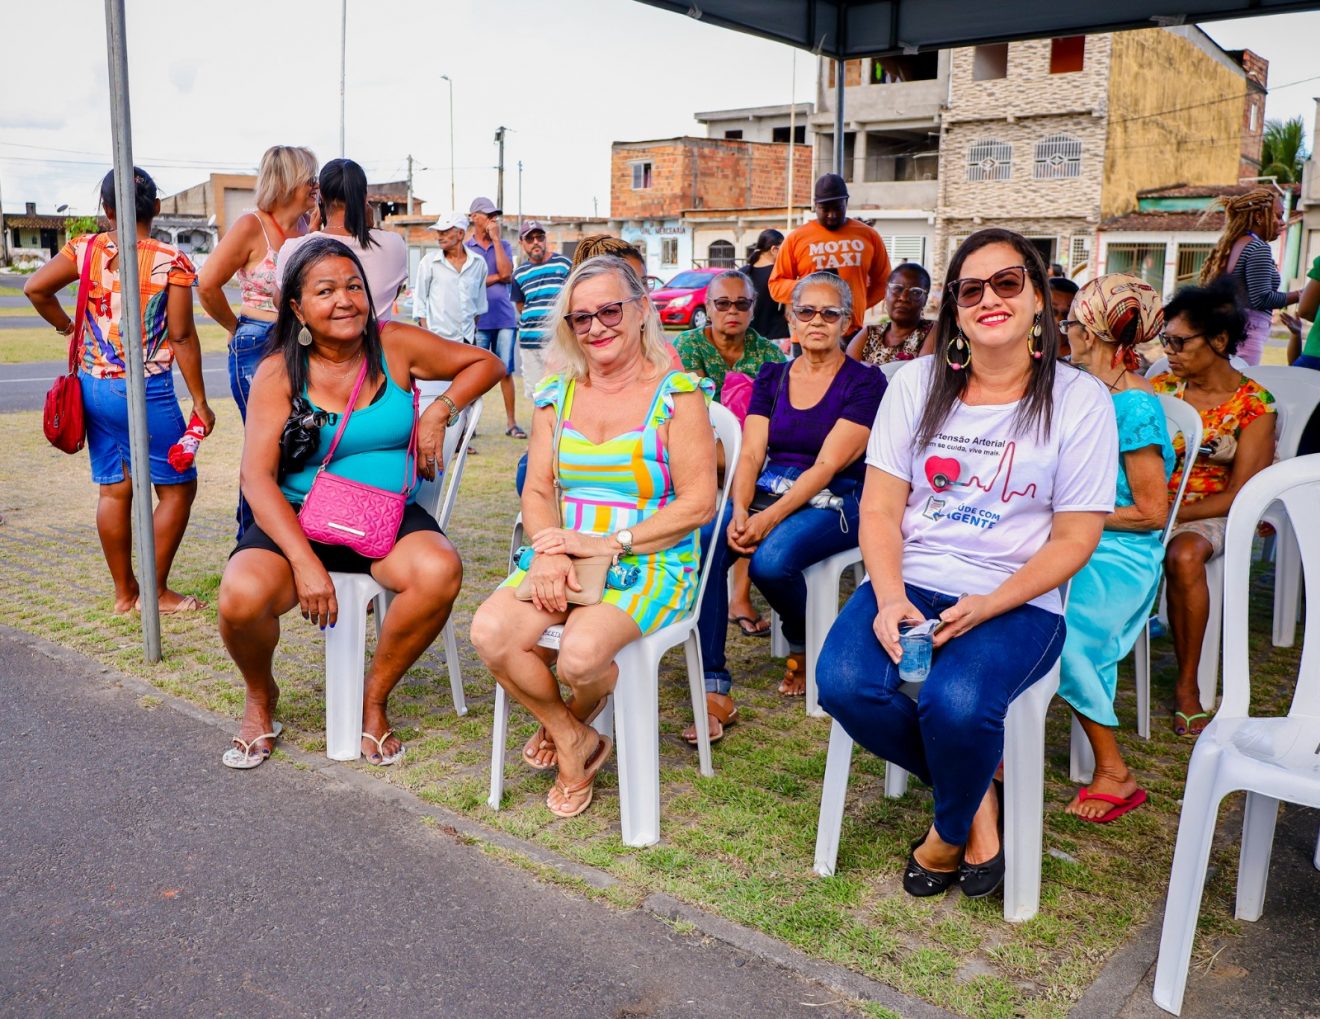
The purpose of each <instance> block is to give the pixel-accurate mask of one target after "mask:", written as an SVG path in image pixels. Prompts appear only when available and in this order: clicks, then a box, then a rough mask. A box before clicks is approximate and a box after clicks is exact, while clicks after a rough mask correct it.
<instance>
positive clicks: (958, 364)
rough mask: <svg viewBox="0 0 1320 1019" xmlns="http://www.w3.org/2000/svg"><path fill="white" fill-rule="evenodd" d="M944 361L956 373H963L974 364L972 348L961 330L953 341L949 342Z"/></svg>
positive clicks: (955, 334)
mask: <svg viewBox="0 0 1320 1019" xmlns="http://www.w3.org/2000/svg"><path fill="white" fill-rule="evenodd" d="M944 360H945V361H947V362H948V363H949V367H950V368H952V369H953V370H954V371H956V372H960V371H962V370H963V369H964V368H966V367H967V366H968V365H970V364H971V363H972V348H971V346H970V345H969V344H968V342H967V337H965V336H964V335H963V334H962V330H961V329H959V330H958V331H957V332H955V333H954V334H953V339H951V340H950V341H949V346H948V349H947V350H945V352H944Z"/></svg>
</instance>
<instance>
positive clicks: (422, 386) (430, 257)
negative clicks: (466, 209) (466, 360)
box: [413, 212, 486, 398]
mask: <svg viewBox="0 0 1320 1019" xmlns="http://www.w3.org/2000/svg"><path fill="white" fill-rule="evenodd" d="M467 228H468V218H467V216H465V215H463V213H461V212H446V213H444V214H443V215H442V216H441V217H440V218H439V219H437V220H436V221H435V222H434V223H432V224H431V229H432V230H434V231H435V232H436V240H437V241H438V242H439V244H440V250H439V251H428V252H427V253H426V254H425V255H423V256H422V258H421V261H420V262H418V263H417V273H416V275H415V277H414V278H413V317H414V318H416V319H417V324H418V325H419V326H421V327H422V328H423V329H429V330H430V331H431V332H433V333H436V334H438V335H440V336H443V337H444V338H445V339H446V340H458V341H461V342H463V343H472V342H473V341H474V340H475V338H476V335H477V318H478V317H479V316H481V315H484V314H485V313H486V260H485V259H483V258H482V257H481V256H480V255H478V254H476V253H475V252H473V251H471V250H469V249H468V247H467V246H466V245H465V244H464V243H463V238H464V236H465V235H466V234H467ZM446 385H447V383H443V382H422V383H419V384H418V390H419V391H420V392H421V394H422V396H423V397H426V396H429V397H432V398H434V397H435V396H438V395H439V394H440V393H441V392H443V391H444V389H445V386H446ZM437 387H438V388H437Z"/></svg>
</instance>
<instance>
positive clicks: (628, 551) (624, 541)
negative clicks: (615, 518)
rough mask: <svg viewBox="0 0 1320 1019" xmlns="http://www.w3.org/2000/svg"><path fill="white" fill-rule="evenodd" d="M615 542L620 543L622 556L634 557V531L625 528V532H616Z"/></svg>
mask: <svg viewBox="0 0 1320 1019" xmlns="http://www.w3.org/2000/svg"><path fill="white" fill-rule="evenodd" d="M614 540H615V541H617V542H618V543H619V555H621V556H625V555H632V554H633V551H632V542H633V537H632V531H630V530H628V528H626V527H625V528H624V529H623V530H621V531H615V532H614Z"/></svg>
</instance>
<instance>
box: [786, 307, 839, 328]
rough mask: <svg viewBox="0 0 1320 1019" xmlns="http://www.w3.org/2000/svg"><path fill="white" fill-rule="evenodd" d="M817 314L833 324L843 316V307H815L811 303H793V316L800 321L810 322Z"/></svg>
mask: <svg viewBox="0 0 1320 1019" xmlns="http://www.w3.org/2000/svg"><path fill="white" fill-rule="evenodd" d="M817 315H819V316H820V317H821V321H823V322H827V323H829V324H830V325H833V324H834V323H835V322H837V321H839V319H841V318H843V309H842V308H830V307H825V308H813V307H812V306H811V305H809V304H795V305H793V317H794V318H796V319H797V320H798V321H799V322H810V321H811V320H812V319H813V318H815V317H816V316H817Z"/></svg>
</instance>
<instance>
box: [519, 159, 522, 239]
mask: <svg viewBox="0 0 1320 1019" xmlns="http://www.w3.org/2000/svg"><path fill="white" fill-rule="evenodd" d="M518 238H519V240H521V239H522V160H521V159H520V160H518Z"/></svg>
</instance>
